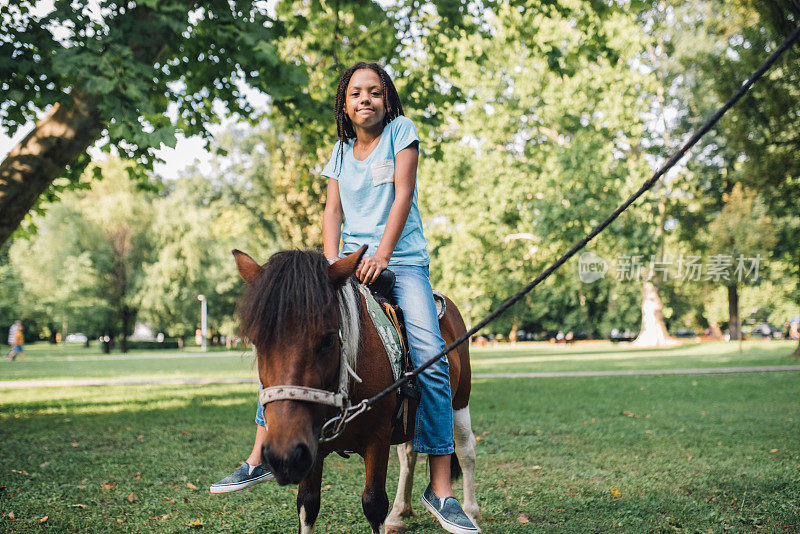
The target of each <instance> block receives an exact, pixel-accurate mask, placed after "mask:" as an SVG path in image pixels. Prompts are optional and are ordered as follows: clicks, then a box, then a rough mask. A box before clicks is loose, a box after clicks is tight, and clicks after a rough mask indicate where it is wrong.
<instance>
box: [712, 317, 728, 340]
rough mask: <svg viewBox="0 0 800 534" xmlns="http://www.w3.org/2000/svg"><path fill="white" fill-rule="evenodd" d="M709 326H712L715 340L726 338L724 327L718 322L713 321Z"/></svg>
mask: <svg viewBox="0 0 800 534" xmlns="http://www.w3.org/2000/svg"><path fill="white" fill-rule="evenodd" d="M709 326H710V328H711V339H713V340H714V341H722V340H724V339H725V336H723V335H722V329H721V328H720V327H719V323H718V322H716V321H711V324H710V325H709Z"/></svg>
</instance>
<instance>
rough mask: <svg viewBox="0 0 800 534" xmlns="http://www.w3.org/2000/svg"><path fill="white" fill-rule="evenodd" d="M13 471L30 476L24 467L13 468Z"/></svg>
mask: <svg viewBox="0 0 800 534" xmlns="http://www.w3.org/2000/svg"><path fill="white" fill-rule="evenodd" d="M11 472H12V473H16V474H18V475H25V476H26V477H27V476H29V475H28V472H27V471H25V470H24V469H12V470H11Z"/></svg>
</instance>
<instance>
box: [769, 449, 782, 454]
mask: <svg viewBox="0 0 800 534" xmlns="http://www.w3.org/2000/svg"><path fill="white" fill-rule="evenodd" d="M779 450H780V449H772V450H770V451H769V453H770V454H775V453H776V452H778V451H779Z"/></svg>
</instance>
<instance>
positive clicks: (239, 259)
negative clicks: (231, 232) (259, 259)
mask: <svg viewBox="0 0 800 534" xmlns="http://www.w3.org/2000/svg"><path fill="white" fill-rule="evenodd" d="M233 257H234V258H236V268H237V269H239V275H240V276H241V277H242V278H244V281H245V282H247V283H248V284H249V283H250V282H252V281H253V280H255V279H256V276H258V275H259V273H261V266H260V265H258V263H256V260H254V259H253V258H251V257H250V256H248V255H247V254H245V253H244V252H242V251H241V250H237V249H234V250H233Z"/></svg>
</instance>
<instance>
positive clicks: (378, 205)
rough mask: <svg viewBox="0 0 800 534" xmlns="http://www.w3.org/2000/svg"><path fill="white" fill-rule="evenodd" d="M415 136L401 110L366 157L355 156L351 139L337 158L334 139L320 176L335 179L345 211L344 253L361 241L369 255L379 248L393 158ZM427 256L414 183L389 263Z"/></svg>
mask: <svg viewBox="0 0 800 534" xmlns="http://www.w3.org/2000/svg"><path fill="white" fill-rule="evenodd" d="M414 141H417V142H419V135H417V129H416V127H415V126H414V123H413V122H412V121H411V119H409V118H408V117H405V116H404V115H400V116H399V117H396V118H395V119H394V120H392V122H390V123H389V124H387V125H386V126H384V128H383V132H381V136H380V139H379V140H378V145H377V146H376V147H375V148H374V149H373V150H372V152H371V153H370V154H369V155H368V156H367V157H366V159H364V161H359V160H357V159H356V158H355V157H354V156H353V144H354V143H355V140H354V139H351V140H350V141H349V142H348V143H346V144H345V145H344V155H343V156H344V157H343V158H342V159H341V160H340V159H339V145H340V144H341V141H337V142H336V145H335V146H334V147H333V154H332V155H331V159H330V160H329V161H328V163H327V164H326V165H325V168H324V169H322V176H325V177H326V178H333V179H334V180H338V182H339V196H340V197H341V201H342V211H343V212H344V225H343V228H342V242H343V243H344V246H343V247H342V251H341V254H342V255H344V254H347V253H349V252H354V251H356V250H358V248H359V247H361V246H362V245H369V249H367V252H366V255H367V256H372V255H374V254H375V252H376V251H377V250H378V245H379V244H380V242H381V238H382V237H383V231H384V230H385V229H386V221H387V219H388V218H389V211H390V210H391V208H392V203H393V202H394V158H395V156H396V155H397V153H398V152H400V151H401V150H403V149H404V148H406V147H408V146H409V145H410V144H411V143H413V142H414ZM430 261H431V258H430V256H429V255H428V242H427V241H425V237H424V236H423V235H422V217H420V214H419V208H418V207H417V187H416V184H415V186H414V195H413V197H412V200H411V211H409V213H408V219H406V225H405V227H404V228H403V232H402V234H400V239H399V240H398V241H397V246H395V247H394V252H392V257H391V258H390V259H389V265H428V264H429V263H430Z"/></svg>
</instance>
